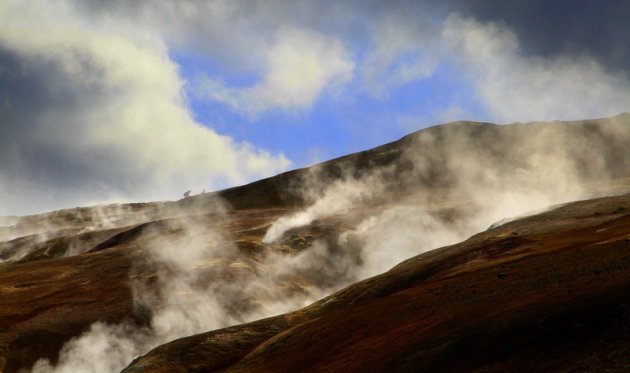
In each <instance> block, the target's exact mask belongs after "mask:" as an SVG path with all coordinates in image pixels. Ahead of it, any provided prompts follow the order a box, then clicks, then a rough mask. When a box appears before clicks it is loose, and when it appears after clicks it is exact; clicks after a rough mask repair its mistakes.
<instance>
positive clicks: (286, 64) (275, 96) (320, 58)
mask: <svg viewBox="0 0 630 373" xmlns="http://www.w3.org/2000/svg"><path fill="white" fill-rule="evenodd" d="M265 63H266V66H267V68H266V72H265V74H264V77H263V79H262V81H260V82H259V83H258V84H256V85H253V86H250V87H245V88H239V87H229V86H227V85H225V84H224V83H223V82H221V81H220V80H217V79H212V78H208V79H206V80H205V81H204V82H203V83H202V84H201V91H202V94H203V95H204V96H206V97H208V98H210V99H213V100H217V101H220V102H223V103H225V104H227V105H229V106H231V107H232V108H233V109H234V110H236V111H239V112H242V113H245V114H247V115H256V114H259V113H261V112H264V111H267V110H273V109H282V110H295V109H298V110H299V109H308V108H309V107H310V106H311V105H312V104H313V103H314V102H315V101H316V100H317V98H318V97H319V96H320V95H321V93H322V91H323V90H324V89H326V88H330V87H331V86H332V87H334V86H339V85H341V84H343V83H345V82H348V81H349V80H350V79H352V75H353V69H354V63H353V61H352V59H351V57H350V54H349V52H348V51H347V50H346V49H345V47H344V46H343V44H342V43H341V42H340V41H339V40H338V39H335V38H333V37H330V36H326V35H324V34H321V33H318V32H314V31H306V30H301V29H297V28H293V27H290V28H284V29H281V30H280V31H279V32H278V35H277V38H276V40H275V42H274V44H273V45H272V46H271V47H270V48H269V50H268V51H267V53H266V56H265Z"/></svg>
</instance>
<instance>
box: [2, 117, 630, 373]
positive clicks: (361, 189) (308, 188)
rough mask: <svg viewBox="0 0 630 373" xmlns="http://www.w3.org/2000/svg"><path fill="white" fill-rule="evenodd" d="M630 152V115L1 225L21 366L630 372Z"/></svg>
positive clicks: (479, 131) (463, 133)
mask: <svg viewBox="0 0 630 373" xmlns="http://www.w3.org/2000/svg"><path fill="white" fill-rule="evenodd" d="M629 143H630V114H621V115H618V116H616V117H612V118H604V119H595V120H584V121H574V122H560V121H555V122H537V123H517V124H512V125H496V124H490V123H476V122H453V123H448V124H445V125H440V126H435V127H431V128H427V129H424V130H421V131H418V132H415V133H413V134H410V135H408V136H406V137H404V138H402V139H400V140H398V141H396V142H393V143H390V144H386V145H383V146H380V147H377V148H374V149H371V150H368V151H364V152H360V153H356V154H352V155H349V156H345V157H341V158H337V159H334V160H331V161H328V162H325V163H322V164H319V165H316V166H313V167H310V168H305V169H299V170H294V171H290V172H287V173H284V174H280V175H277V176H274V177H271V178H268V179H264V180H260V181H257V182H254V183H251V184H248V185H244V186H240V187H235V188H230V189H226V190H223V191H219V192H214V193H204V194H201V195H196V196H191V197H188V198H184V199H182V200H179V201H174V202H154V203H137V204H126V205H105V206H95V207H82V208H77V209H69V210H61V211H54V212H51V213H45V214H39V215H33V216H25V217H4V218H0V240H3V241H2V242H0V259H2V260H3V261H2V262H0V369H1V370H2V371H3V372H17V371H19V370H20V369H31V370H32V371H34V372H44V371H54V370H55V369H56V370H57V371H90V370H91V371H119V370H120V369H122V368H124V367H125V366H127V365H128V364H129V363H130V362H131V360H132V359H134V358H135V360H134V361H133V362H132V363H131V364H130V365H129V366H128V367H127V368H126V369H125V371H126V372H170V371H217V370H222V371H287V372H288V371H303V370H314V371H340V370H342V371H416V370H428V371H435V370H439V371H462V370H479V371H506V370H508V371H512V370H514V371H518V370H523V371H532V370H533V371H537V370H547V371H549V370H550V371H568V370H572V369H578V370H606V369H608V370H613V371H614V370H615V369H617V370H623V369H628V367H629V366H630V353H629V352H630V351H628V347H627V346H630V343H628V342H630V334H629V333H630V328H628V326H629V324H628V320H629V319H628V303H627V299H628V295H629V294H628V291H629V290H630V286H629V285H630V275H629V273H628V271H629V268H630V263H629V261H630V254H629V253H630V251H628V248H630V241H629V240H630V238H626V237H630V225H629V223H630V220H628V219H629V217H628V211H630V196H629V195H627V194H626V193H628V192H630V152H628V150H627V144H629ZM577 200H584V201H581V202H572V201H577ZM558 204H561V205H558ZM550 206H551V207H550ZM488 227H490V228H488ZM479 232H481V233H479ZM471 236H472V237H471ZM468 237H470V238H468ZM458 242H459V243H458ZM392 267H393V268H392Z"/></svg>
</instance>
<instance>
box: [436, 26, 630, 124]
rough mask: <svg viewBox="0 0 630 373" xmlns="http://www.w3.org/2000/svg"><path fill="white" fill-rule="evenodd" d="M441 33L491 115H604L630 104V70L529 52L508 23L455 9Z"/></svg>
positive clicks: (530, 118)
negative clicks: (466, 16)
mask: <svg viewBox="0 0 630 373" xmlns="http://www.w3.org/2000/svg"><path fill="white" fill-rule="evenodd" d="M442 36H443V38H444V41H445V43H446V44H447V45H448V46H449V47H450V48H451V52H452V53H454V55H453V56H451V57H452V58H455V61H456V62H455V63H456V64H457V65H458V66H459V67H460V68H461V69H462V71H463V72H464V74H465V75H467V76H468V78H469V79H470V82H471V84H472V86H473V87H474V89H475V91H476V93H477V99H478V100H479V101H480V102H481V103H482V104H483V105H484V106H485V107H486V109H487V110H488V112H489V114H490V117H491V118H492V119H493V120H497V121H501V122H511V121H535V120H550V119H563V120H568V119H583V118H593V117H604V116H612V115H615V114H618V113H621V112H624V111H626V110H628V105H630V79H629V77H628V74H627V72H612V71H607V70H606V69H605V68H604V67H603V66H602V65H601V64H600V63H599V62H598V61H597V60H595V59H593V58H591V57H588V56H585V55H582V56H575V55H568V54H560V55H556V56H547V57H540V56H525V55H524V54H523V51H522V50H521V48H520V44H519V39H518V35H516V34H515V33H514V32H513V31H512V30H511V29H510V28H509V27H508V26H507V25H505V24H502V23H497V22H485V23H481V22H479V21H477V20H475V19H474V18H465V17H462V16H460V15H457V14H453V15H451V16H449V17H448V18H447V20H446V22H445V23H444V29H443V33H442Z"/></svg>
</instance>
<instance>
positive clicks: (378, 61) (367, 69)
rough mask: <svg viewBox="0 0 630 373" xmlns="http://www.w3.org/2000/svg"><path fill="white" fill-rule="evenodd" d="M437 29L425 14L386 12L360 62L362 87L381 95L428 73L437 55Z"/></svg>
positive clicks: (381, 96) (434, 64)
mask: <svg viewBox="0 0 630 373" xmlns="http://www.w3.org/2000/svg"><path fill="white" fill-rule="evenodd" d="M410 18H412V19H410ZM438 31H439V28H438V27H436V25H435V24H434V23H433V22H432V21H431V20H430V19H429V18H428V17H427V16H426V15H423V16H418V15H416V14H413V15H412V14H388V15H387V16H385V17H383V19H381V20H379V21H377V24H376V27H375V28H374V30H373V32H372V38H371V42H370V51H369V53H368V55H367V57H366V59H365V61H364V62H363V63H362V65H361V74H362V78H363V84H364V87H365V89H366V90H367V91H368V92H370V93H371V94H372V95H374V96H376V97H380V98H385V97H387V95H388V93H389V92H390V91H391V90H393V89H395V88H396V87H398V86H400V85H403V84H407V83H410V82H413V81H416V80H421V79H424V78H427V77H429V76H431V75H432V74H433V73H434V71H435V69H436V67H437V65H438V62H439V59H440V57H439V54H440V53H439V47H438V43H437V39H436V38H435V37H434V35H435V34H436V33H437V32H438Z"/></svg>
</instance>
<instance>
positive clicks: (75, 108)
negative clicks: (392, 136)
mask: <svg viewBox="0 0 630 373" xmlns="http://www.w3.org/2000/svg"><path fill="white" fill-rule="evenodd" d="M0 6H1V8H0V65H1V66H2V67H3V68H2V73H1V74H0V89H1V90H0V92H1V96H0V100H1V102H0V111H1V112H2V115H1V118H2V119H1V120H0V126H2V132H3V136H2V138H1V139H0V145H2V146H0V160H1V164H2V165H3V166H2V167H1V168H0V179H1V180H2V183H1V184H0V196H2V197H1V198H2V201H1V202H0V205H1V206H2V211H0V213H3V214H7V213H27V212H35V211H43V210H46V209H53V208H60V207H66V206H71V205H72V204H75V205H76V204H86V203H92V202H104V201H109V200H112V199H115V200H121V199H124V200H146V199H157V198H173V197H176V196H178V195H180V194H181V193H182V192H183V191H185V190H187V189H190V188H198V189H199V190H201V189H202V188H214V187H220V186H225V185H229V184H235V183H242V182H245V181H248V180H252V179H255V178H259V177H262V176H267V175H269V174H272V173H274V172H278V171H281V170H284V169H286V167H287V166H288V165H289V161H288V160H287V159H286V158H285V157H284V156H282V155H271V154H269V153H267V152H265V151H262V150H259V149H256V148H255V147H254V146H252V145H250V144H247V143H237V142H235V141H234V140H232V139H231V138H229V137H227V136H221V135H219V134H217V133H216V132H214V131H212V130H211V129H209V128H207V127H204V126H202V125H200V124H199V123H197V122H195V121H194V119H193V118H192V116H191V113H190V112H189V109H188V108H187V106H186V100H185V97H184V95H183V91H182V89H183V84H184V82H183V81H182V79H181V78H180V77H179V75H178V67H177V65H176V64H175V63H173V62H172V61H171V60H170V59H169V57H168V48H167V46H166V45H165V44H164V42H163V40H162V39H161V38H160V37H159V36H155V35H154V36H148V35H146V34H144V33H141V32H138V30H137V29H136V28H135V27H134V26H133V25H130V26H128V27H127V26H126V24H118V25H117V27H116V28H115V29H113V28H112V27H111V20H105V21H103V22H102V23H98V22H95V23H94V24H89V23H88V22H85V21H84V20H82V19H81V18H79V17H76V13H75V10H74V9H73V7H72V6H71V5H70V4H69V3H66V2H64V1H55V2H44V1H35V2H28V3H18V2H16V3H13V2H11V3H3V4H2V5H0Z"/></svg>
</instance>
